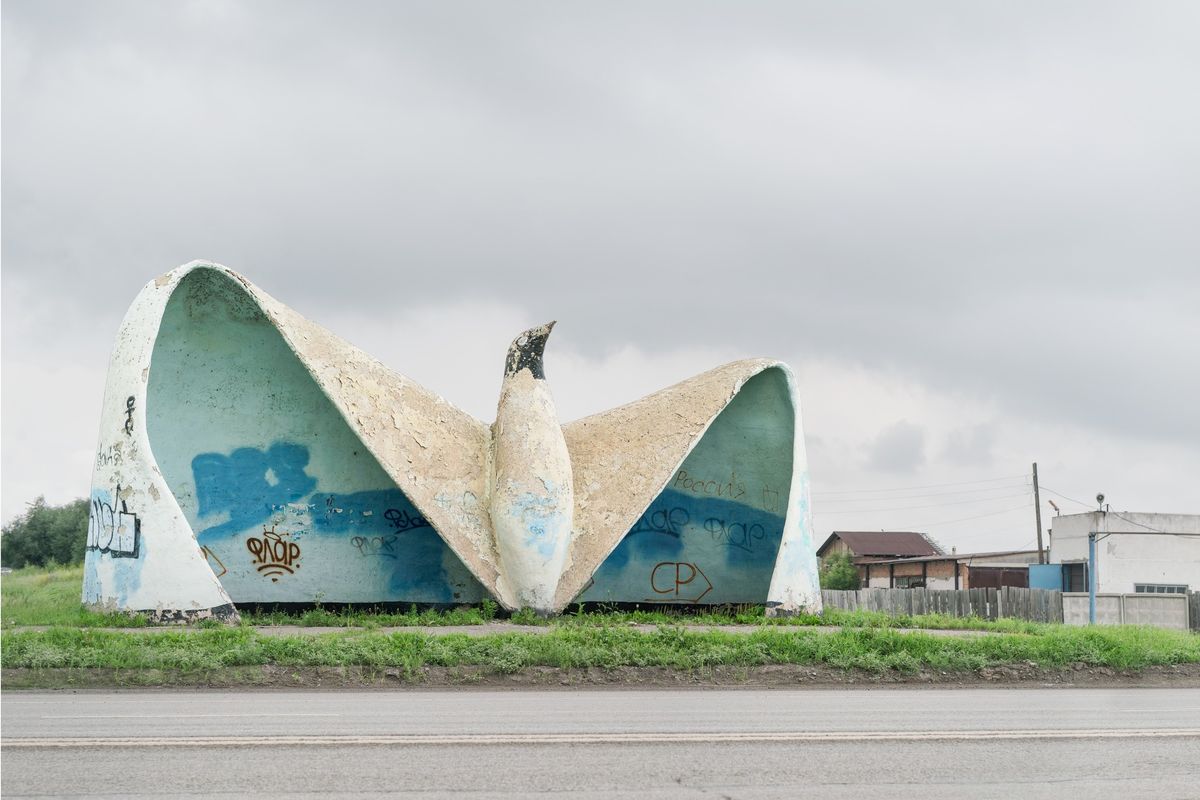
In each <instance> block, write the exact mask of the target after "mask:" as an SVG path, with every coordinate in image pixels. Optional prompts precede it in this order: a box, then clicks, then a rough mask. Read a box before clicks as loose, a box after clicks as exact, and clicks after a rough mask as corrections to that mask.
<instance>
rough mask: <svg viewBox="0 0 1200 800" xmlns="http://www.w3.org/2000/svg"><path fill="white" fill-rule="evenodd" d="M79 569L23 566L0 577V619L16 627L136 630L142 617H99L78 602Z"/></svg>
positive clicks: (81, 574) (141, 622) (117, 615)
mask: <svg viewBox="0 0 1200 800" xmlns="http://www.w3.org/2000/svg"><path fill="white" fill-rule="evenodd" d="M82 589H83V567H82V566H73V567H25V568H23V569H18V570H14V571H13V572H11V573H9V574H8V575H5V576H3V577H2V578H0V620H3V626H4V627H5V628H11V627H13V626H16V625H73V626H79V627H97V626H99V627H107V626H119V627H125V628H140V627H142V626H144V625H145V624H146V619H145V617H142V616H141V615H129V614H100V613H96V612H94V611H88V610H86V609H85V608H84V607H83V605H82V604H81V603H80V594H81V592H82Z"/></svg>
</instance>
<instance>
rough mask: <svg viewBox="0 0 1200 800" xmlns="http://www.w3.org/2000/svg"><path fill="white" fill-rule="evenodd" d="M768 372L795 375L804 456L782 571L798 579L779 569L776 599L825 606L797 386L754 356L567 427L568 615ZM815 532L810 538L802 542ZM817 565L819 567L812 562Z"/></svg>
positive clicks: (790, 495) (561, 597) (560, 596)
mask: <svg viewBox="0 0 1200 800" xmlns="http://www.w3.org/2000/svg"><path fill="white" fill-rule="evenodd" d="M768 369H779V370H781V371H782V373H783V374H784V377H785V378H786V381H787V387H788V390H787V394H788V397H789V399H790V401H791V404H792V407H793V408H792V410H793V411H794V412H795V424H794V426H789V427H793V434H792V437H793V442H792V443H791V444H792V446H793V447H794V448H795V453H796V456H797V459H796V461H795V469H794V470H792V476H791V486H790V491H787V490H785V493H786V495H787V499H788V508H787V517H788V524H787V529H786V530H785V534H784V537H783V543H782V549H781V551H780V553H779V556H778V561H779V564H786V565H787V566H788V568H789V569H791V573H792V574H791V575H790V576H785V577H784V578H783V579H782V580H781V579H780V575H779V571H780V570H779V566H778V565H777V567H776V573H775V578H773V579H772V584H771V592H770V598H772V601H773V602H774V603H775V604H777V605H778V606H780V607H783V608H784V610H793V609H796V608H799V607H805V608H808V609H810V610H815V609H817V608H819V607H820V594H819V590H818V589H817V588H816V586H815V578H816V570H815V561H814V559H813V557H812V554H811V551H812V548H811V522H810V516H811V515H810V514H809V513H808V488H807V470H806V468H805V461H804V449H803V447H804V445H803V435H802V433H801V430H802V428H801V424H800V419H799V403H798V402H797V401H796V398H795V392H794V381H793V379H792V377H791V373H790V372H789V371H788V370H787V368H786V367H784V366H783V365H782V364H780V363H778V362H775V361H770V360H766V359H751V360H746V361H737V362H733V363H731V364H726V365H725V366H722V367H718V368H716V369H714V370H710V371H709V372H705V373H703V374H701V375H698V376H696V377H694V378H690V379H688V380H686V381H683V382H681V383H678V384H676V385H675V386H671V387H669V388H667V389H663V390H662V391H659V392H656V393H655V394H652V395H649V396H647V397H644V398H642V399H641V400H637V401H635V402H633V403H629V404H628V405H624V406H621V407H619V408H615V409H612V410H611V411H606V412H603V413H600V414H596V415H594V416H591V417H586V418H584V419H581V420H578V421H575V422H572V423H569V424H567V425H564V426H563V433H564V436H565V438H566V441H567V448H568V450H569V451H570V454H571V468H572V473H573V480H574V486H575V519H574V522H575V528H574V532H573V538H572V542H571V547H570V551H569V553H568V566H567V568H566V571H565V572H564V575H563V578H562V580H561V581H560V583H559V587H558V592H557V595H556V601H557V605H558V606H559V607H560V608H562V607H565V606H566V605H567V604H568V603H570V602H571V601H572V600H574V599H575V598H576V597H578V596H579V595H580V593H581V592H582V591H583V590H584V589H585V587H586V585H587V584H588V581H589V579H590V578H591V577H592V576H593V574H594V573H595V572H596V570H597V569H598V568H599V567H600V565H601V564H602V563H603V562H604V560H605V559H606V558H607V557H608V555H609V554H610V553H612V551H613V550H614V548H616V547H617V545H618V544H620V542H621V541H622V539H623V538H624V537H625V535H626V534H627V533H628V532H629V531H630V530H631V528H632V527H633V526H634V524H635V523H636V522H637V521H638V519H639V517H641V515H642V514H643V513H644V512H645V511H646V510H647V508H648V507H649V506H650V504H651V503H652V502H653V501H654V500H655V498H656V497H658V496H659V495H660V494H661V493H662V492H663V491H664V489H665V488H666V487H667V486H668V485H669V483H670V481H671V480H672V479H673V478H674V477H675V474H676V472H677V470H678V469H679V467H680V465H681V464H683V462H684V460H685V459H686V458H687V456H688V454H689V453H690V452H691V451H692V450H693V448H695V447H696V445H697V444H698V443H699V441H700V439H701V437H702V436H703V435H704V433H705V432H706V431H707V430H708V429H709V426H710V425H711V424H712V423H713V421H714V420H715V419H716V417H717V416H718V415H719V414H720V413H721V412H722V410H724V409H725V408H726V407H727V406H728V405H729V403H730V402H731V401H732V400H733V398H734V397H736V396H737V394H738V392H739V391H740V390H741V388H742V387H743V386H744V385H745V384H746V382H747V381H749V380H750V379H751V378H753V377H754V376H756V375H758V374H759V373H762V372H763V371H764V370H768ZM805 535H807V540H806V541H802V539H804V537H805ZM806 553H807V557H805V554H806ZM810 561H812V562H814V563H813V564H811V565H810V564H809V562H810ZM810 567H811V568H810ZM810 573H811V574H810ZM797 584H798V586H799V588H798V589H797V588H796V585H797ZM810 584H812V585H811V586H810Z"/></svg>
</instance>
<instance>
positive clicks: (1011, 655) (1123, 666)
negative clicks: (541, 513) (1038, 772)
mask: <svg viewBox="0 0 1200 800" xmlns="http://www.w3.org/2000/svg"><path fill="white" fill-rule="evenodd" d="M3 639H4V647H3V650H2V651H0V665H2V666H4V667H5V668H26V669H45V668H74V669H83V668H110V669H125V670H146V669H156V670H185V671H196V670H201V671H202V670H213V669H220V668H227V667H245V666H261V665H276V666H284V667H287V666H293V667H321V666H364V667H399V668H401V669H403V670H405V672H406V673H408V674H413V673H415V672H416V671H417V670H419V669H420V668H422V667H424V666H444V667H465V666H475V667H483V668H485V669H487V670H489V671H493V672H497V673H513V672H518V671H520V670H523V669H525V668H527V667H536V666H547V667H559V668H566V669H575V668H585V667H608V668H611V667H623V666H634V667H667V668H671V669H678V670H695V669H699V668H704V667H711V666H717V665H733V666H744V667H751V666H760V665H767V664H827V665H830V666H833V667H839V668H843V669H854V668H857V669H864V670H868V671H870V672H875V673H882V672H885V671H896V672H900V673H912V672H915V671H917V670H919V669H921V668H930V669H936V670H945V671H971V670H978V669H982V668H984V667H989V666H998V665H1003V664H1012V663H1019V662H1026V661H1028V662H1033V663H1034V664H1036V665H1038V666H1041V667H1048V668H1060V667H1066V666H1069V665H1071V664H1075V663H1083V664H1087V665H1090V666H1105V667H1111V668H1114V669H1120V670H1127V669H1139V668H1142V667H1146V666H1149V665H1156V664H1181V663H1200V637H1195V636H1191V635H1189V634H1187V633H1181V632H1174V631H1165V630H1159V629H1153V628H1135V627H1125V628H1069V627H1057V628H1052V627H1049V626H1047V628H1046V629H1045V630H1044V631H1042V632H1041V633H1039V634H1034V635H1030V634H1012V635H998V636H987V637H970V638H952V637H941V636H933V635H930V634H924V633H902V632H900V631H895V630H889V629H886V628H858V629H846V630H842V631H837V632H833V633H821V632H819V631H814V630H805V629H803V628H793V629H787V628H774V627H764V628H763V629H762V630H759V631H754V632H753V633H750V634H734V633H725V632H720V631H688V630H684V629H682V628H678V627H662V628H659V629H658V630H657V631H656V632H654V633H649V634H646V633H639V632H637V631H632V630H624V629H621V628H618V627H590V628H589V627H577V628H571V627H561V628H558V629H556V630H553V631H550V632H548V633H546V634H541V635H539V634H530V633H503V634H495V635H491V636H466V635H463V634H451V635H445V636H433V635H429V634H425V633H421V632H416V631H413V632H396V633H382V632H378V631H361V630H359V631H345V632H338V633H326V634H319V635H294V636H267V635H264V634H262V633H259V632H257V631H255V630H253V629H251V628H245V627H241V628H236V627H235V628H212V629H206V630H201V631H197V632H192V633H187V632H180V631H176V632H164V633H146V634H129V633H121V632H114V631H100V630H92V629H83V628H53V629H51V630H48V631H18V632H11V631H10V632H7V633H5V634H4V636H3Z"/></svg>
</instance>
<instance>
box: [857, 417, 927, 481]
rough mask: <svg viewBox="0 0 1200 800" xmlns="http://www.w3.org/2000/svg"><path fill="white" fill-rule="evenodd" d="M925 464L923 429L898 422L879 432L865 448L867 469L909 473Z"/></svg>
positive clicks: (902, 421)
mask: <svg viewBox="0 0 1200 800" xmlns="http://www.w3.org/2000/svg"><path fill="white" fill-rule="evenodd" d="M924 463H925V429H924V428H922V427H920V426H919V425H914V424H912V423H911V422H907V421H905V420H900V421H899V422H896V423H895V424H893V425H891V426H890V427H888V428H885V429H884V430H882V431H880V433H879V435H878V436H876V437H875V440H874V441H873V442H872V443H871V444H870V446H869V447H868V448H867V468H868V469H873V470H878V471H879V472H893V473H900V474H903V473H910V472H913V471H915V470H916V469H917V468H918V467H920V466H921V465H922V464H924Z"/></svg>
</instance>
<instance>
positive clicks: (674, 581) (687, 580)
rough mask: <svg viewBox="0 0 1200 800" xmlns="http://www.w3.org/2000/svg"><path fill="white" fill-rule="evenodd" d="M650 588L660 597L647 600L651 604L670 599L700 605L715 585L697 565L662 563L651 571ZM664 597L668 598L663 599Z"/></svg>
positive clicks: (684, 562)
mask: <svg viewBox="0 0 1200 800" xmlns="http://www.w3.org/2000/svg"><path fill="white" fill-rule="evenodd" d="M693 584H694V585H693ZM650 588H651V589H653V590H654V593H655V595H658V596H657V597H648V598H646V599H647V601H649V602H662V601H663V600H664V599H669V600H672V601H676V602H678V601H682V602H686V603H699V602H700V601H701V600H703V599H704V596H705V595H706V594H708V593H709V592H711V591H712V589H713V585H712V582H711V581H710V580H709V579H708V576H706V575H705V574H704V571H703V570H701V569H700V567H698V566H696V565H695V564H692V563H689V562H687V561H660V562H659V563H657V564H655V565H654V569H652V570H650ZM662 595H668V597H667V598H663V597H662Z"/></svg>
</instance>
